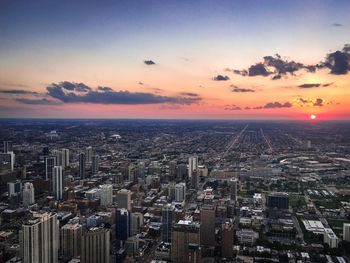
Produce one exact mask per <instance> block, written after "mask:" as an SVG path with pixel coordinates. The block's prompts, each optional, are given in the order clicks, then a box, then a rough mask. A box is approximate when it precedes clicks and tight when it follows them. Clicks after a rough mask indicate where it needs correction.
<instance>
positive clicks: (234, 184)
mask: <svg viewBox="0 0 350 263" xmlns="http://www.w3.org/2000/svg"><path fill="white" fill-rule="evenodd" d="M237 194H238V179H237V178H231V179H230V197H231V200H233V201H237Z"/></svg>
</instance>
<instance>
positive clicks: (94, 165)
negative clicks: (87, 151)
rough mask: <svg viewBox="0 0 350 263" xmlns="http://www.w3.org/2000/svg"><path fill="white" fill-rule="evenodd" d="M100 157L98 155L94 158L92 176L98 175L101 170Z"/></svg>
mask: <svg viewBox="0 0 350 263" xmlns="http://www.w3.org/2000/svg"><path fill="white" fill-rule="evenodd" d="M99 162H100V157H99V156H98V155H93V156H92V164H91V172H92V174H93V175H94V174H97V173H98V169H99Z"/></svg>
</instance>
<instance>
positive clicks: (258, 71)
mask: <svg viewBox="0 0 350 263" xmlns="http://www.w3.org/2000/svg"><path fill="white" fill-rule="evenodd" d="M243 72H244V71H243ZM270 74H271V72H269V71H268V70H267V69H266V68H265V65H264V64H262V63H257V64H255V65H252V66H250V67H249V69H248V76H250V77H254V76H264V77H266V76H268V75H270Z"/></svg>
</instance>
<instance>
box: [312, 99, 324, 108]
mask: <svg viewBox="0 0 350 263" xmlns="http://www.w3.org/2000/svg"><path fill="white" fill-rule="evenodd" d="M323 105H324V101H323V99H321V98H317V99H316V100H315V102H314V106H320V107H322V106H323Z"/></svg>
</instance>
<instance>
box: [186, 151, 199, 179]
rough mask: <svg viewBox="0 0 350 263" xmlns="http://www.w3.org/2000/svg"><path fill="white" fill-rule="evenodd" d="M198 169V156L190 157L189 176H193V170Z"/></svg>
mask: <svg viewBox="0 0 350 263" xmlns="http://www.w3.org/2000/svg"><path fill="white" fill-rule="evenodd" d="M195 170H198V156H196V155H195V156H191V157H190V158H188V177H189V178H191V177H192V173H193V171H195Z"/></svg>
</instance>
